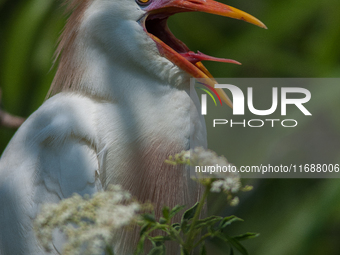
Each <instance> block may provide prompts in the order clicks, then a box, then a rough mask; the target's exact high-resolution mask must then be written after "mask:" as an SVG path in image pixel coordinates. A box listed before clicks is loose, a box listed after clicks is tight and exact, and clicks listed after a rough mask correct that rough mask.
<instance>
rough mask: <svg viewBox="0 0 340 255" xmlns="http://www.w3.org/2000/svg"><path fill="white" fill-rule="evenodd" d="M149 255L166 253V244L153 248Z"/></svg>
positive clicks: (163, 254)
mask: <svg viewBox="0 0 340 255" xmlns="http://www.w3.org/2000/svg"><path fill="white" fill-rule="evenodd" d="M148 255H165V246H164V245H162V246H157V247H154V248H152V249H151V251H150V252H149V253H148Z"/></svg>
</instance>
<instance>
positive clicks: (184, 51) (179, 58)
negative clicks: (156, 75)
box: [142, 0, 267, 107]
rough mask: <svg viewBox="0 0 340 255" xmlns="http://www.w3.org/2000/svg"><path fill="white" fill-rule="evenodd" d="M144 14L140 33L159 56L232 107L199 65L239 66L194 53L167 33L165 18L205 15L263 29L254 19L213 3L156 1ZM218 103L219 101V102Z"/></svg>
mask: <svg viewBox="0 0 340 255" xmlns="http://www.w3.org/2000/svg"><path fill="white" fill-rule="evenodd" d="M145 10H146V11H147V14H146V15H145V17H144V19H143V20H142V23H143V24H142V25H143V27H144V30H145V31H146V32H147V33H148V35H149V36H150V37H151V39H153V40H154V41H155V43H156V45H157V47H158V50H159V52H160V54H161V55H162V56H164V57H166V58H167V59H168V60H170V61H171V62H173V63H174V64H175V65H177V66H178V67H179V68H181V69H182V70H184V71H185V72H187V73H188V74H190V75H191V76H193V77H194V78H205V79H206V83H207V84H206V85H207V86H208V87H209V88H210V89H211V88H212V89H213V90H214V92H215V93H216V94H217V95H218V97H219V99H221V100H222V101H224V102H225V103H226V104H227V105H229V106H230V107H232V102H231V100H230V99H229V98H228V96H227V95H226V94H225V92H224V91H223V90H222V89H216V90H215V89H214V86H215V84H216V81H215V80H214V79H213V77H212V75H211V74H210V73H209V71H208V70H207V69H206V68H205V67H204V66H203V64H202V63H201V61H202V60H210V61H218V62H227V63H234V64H240V63H239V62H237V61H234V60H230V59H220V58H214V57H210V56H208V55H205V54H202V53H200V52H198V53H194V52H192V51H190V50H189V48H188V47H187V46H186V45H185V44H184V43H183V42H181V41H180V40H178V39H177V38H176V37H175V36H174V35H173V34H172V33H171V31H170V30H169V28H168V26H167V24H166V21H167V18H168V17H169V16H171V15H173V14H175V13H179V12H193V11H195V12H206V13H211V14H216V15H220V16H225V17H230V18H234V19H240V20H244V21H246V22H249V23H252V24H254V25H257V26H259V27H262V28H267V27H266V26H265V25H264V24H263V23H262V22H261V21H259V20H258V19H256V18H255V17H253V16H251V15H249V14H247V13H245V12H243V11H240V10H238V9H236V8H234V7H231V6H228V5H225V4H222V3H219V2H215V1H213V0H170V1H169V0H160V1H154V2H152V3H151V4H150V5H149V6H147V7H146V8H145ZM221 100H220V101H221Z"/></svg>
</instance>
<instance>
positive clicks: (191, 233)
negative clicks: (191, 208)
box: [184, 185, 210, 251]
mask: <svg viewBox="0 0 340 255" xmlns="http://www.w3.org/2000/svg"><path fill="white" fill-rule="evenodd" d="M209 190H210V185H207V186H206V187H205V190H204V193H203V196H202V198H201V200H200V201H199V204H198V207H197V209H196V212H195V215H194V217H193V218H192V222H191V225H190V228H189V231H188V238H187V239H186V242H185V246H184V247H185V248H186V250H187V251H191V250H192V249H193V243H194V241H195V237H196V235H195V232H196V231H194V227H195V225H196V222H197V220H198V218H199V216H200V214H201V211H202V209H203V206H204V204H205V201H206V199H207V197H208V194H209Z"/></svg>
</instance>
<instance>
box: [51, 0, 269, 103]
mask: <svg viewBox="0 0 340 255" xmlns="http://www.w3.org/2000/svg"><path fill="white" fill-rule="evenodd" d="M68 4H69V5H68V6H69V10H72V14H71V16H70V18H69V20H68V23H67V25H66V27H65V30H64V32H63V34H62V36H61V40H60V44H59V48H58V51H57V56H59V58H60V64H59V68H58V71H57V75H56V78H55V80H54V84H53V85H52V87H51V91H50V92H51V93H56V92H59V91H61V90H63V89H65V88H66V89H67V88H72V86H75V85H74V84H77V83H79V82H80V80H81V76H82V75H83V73H84V72H82V71H81V69H82V68H83V65H82V63H83V62H84V59H83V54H82V52H85V51H87V52H91V54H90V55H91V56H92V58H93V59H94V58H96V57H97V56H100V55H103V56H105V58H102V59H103V61H105V62H106V64H107V65H116V64H117V63H119V66H120V67H121V68H122V69H123V68H127V67H128V68H129V69H130V70H133V72H136V73H143V72H145V73H150V72H154V73H155V74H156V75H158V76H160V78H162V75H163V76H164V77H166V76H167V71H168V70H170V69H172V71H173V72H181V73H184V74H186V75H187V76H190V77H195V78H212V76H211V74H210V73H209V72H208V70H207V69H206V68H205V67H204V66H203V64H202V63H201V61H202V60H212V61H220V62H230V63H236V64H238V62H236V61H234V60H228V59H218V58H214V57H210V56H207V55H205V54H202V53H200V52H198V53H194V52H192V51H190V49H189V48H188V47H187V46H186V45H185V44H184V43H183V42H181V41H180V40H179V39H177V38H176V37H175V36H174V35H173V34H172V33H171V31H170V30H169V28H168V26H167V20H168V18H169V17H170V16H171V15H174V14H176V13H179V12H194V11H196V12H197V11H198V12H206V13H211V14H216V15H221V16H225V17H231V18H235V19H240V20H244V21H247V22H249V23H252V24H255V25H257V26H259V27H263V28H266V26H265V25H264V24H263V23H262V22H261V21H259V20H258V19H256V18H254V17H253V16H251V15H249V14H247V13H245V12H243V11H240V10H238V9H236V8H233V7H230V6H228V5H224V4H222V3H219V2H215V1H213V0H121V1H119V0H73V1H72V0H69V1H68ZM104 59H105V60H104ZM98 72H99V73H100V70H98V71H97V73H98ZM162 73H165V74H162ZM132 75H133V74H132ZM213 83H214V82H213V81H212V84H209V85H213ZM58 90H59V91H58ZM217 92H218V94H219V95H220V96H221V99H222V100H223V101H224V102H225V103H227V104H228V105H230V106H231V102H230V100H229V98H228V97H227V96H226V95H225V93H224V92H223V91H222V90H220V91H217Z"/></svg>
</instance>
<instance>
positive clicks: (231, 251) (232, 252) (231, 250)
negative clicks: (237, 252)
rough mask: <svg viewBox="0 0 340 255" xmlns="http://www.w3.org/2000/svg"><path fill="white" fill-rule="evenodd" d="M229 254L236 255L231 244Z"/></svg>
mask: <svg viewBox="0 0 340 255" xmlns="http://www.w3.org/2000/svg"><path fill="white" fill-rule="evenodd" d="M229 255H234V249H233V247H231V246H230V254H229Z"/></svg>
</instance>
